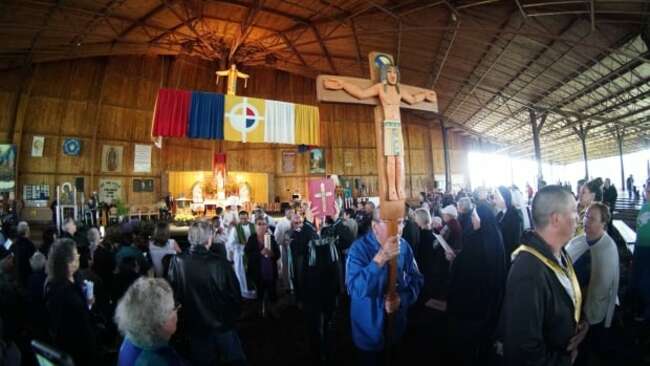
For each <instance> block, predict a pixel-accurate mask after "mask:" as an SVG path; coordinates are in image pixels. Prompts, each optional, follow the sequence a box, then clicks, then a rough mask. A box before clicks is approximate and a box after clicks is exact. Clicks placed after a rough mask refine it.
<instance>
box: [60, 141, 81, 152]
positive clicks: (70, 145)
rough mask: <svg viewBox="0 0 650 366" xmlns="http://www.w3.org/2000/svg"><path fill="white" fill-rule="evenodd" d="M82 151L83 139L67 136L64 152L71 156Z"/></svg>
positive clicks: (64, 142)
mask: <svg viewBox="0 0 650 366" xmlns="http://www.w3.org/2000/svg"><path fill="white" fill-rule="evenodd" d="M80 152H81V141H79V139H76V138H66V139H65V140H63V153H64V154H65V155H69V156H79V153H80Z"/></svg>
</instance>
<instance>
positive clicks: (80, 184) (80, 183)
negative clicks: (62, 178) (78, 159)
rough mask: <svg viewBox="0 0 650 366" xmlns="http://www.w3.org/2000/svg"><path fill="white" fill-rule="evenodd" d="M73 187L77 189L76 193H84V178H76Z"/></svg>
mask: <svg viewBox="0 0 650 366" xmlns="http://www.w3.org/2000/svg"><path fill="white" fill-rule="evenodd" d="M74 186H75V188H77V192H81V193H83V191H84V177H76V178H75V179H74Z"/></svg>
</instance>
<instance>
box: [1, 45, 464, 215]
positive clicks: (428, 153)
mask: <svg viewBox="0 0 650 366" xmlns="http://www.w3.org/2000/svg"><path fill="white" fill-rule="evenodd" d="M217 69H218V66H217V65H216V64H214V63H209V62H207V61H203V60H198V59H194V58H188V57H184V56H179V57H175V58H172V57H160V56H156V57H153V56H132V57H128V56H122V57H102V58H88V59H77V60H71V61H61V62H55V63H43V64H37V65H34V66H33V68H32V69H31V70H8V71H2V72H0V142H13V143H15V144H17V145H19V151H20V153H19V157H18V187H19V191H22V186H23V185H24V184H30V183H33V184H36V183H47V184H49V185H50V189H51V190H52V192H54V186H55V185H56V184H60V183H63V182H74V178H75V177H84V178H85V187H84V190H85V192H89V191H93V190H97V188H98V184H99V180H100V179H105V178H112V179H118V180H121V181H122V183H123V186H124V190H123V191H124V195H125V199H126V201H127V203H129V204H132V205H138V204H148V203H153V202H154V201H156V200H158V198H159V197H160V196H161V195H162V194H165V193H166V192H167V179H166V174H165V172H166V171H207V170H210V168H211V156H212V153H213V152H220V151H223V152H226V153H227V155H228V169H229V170H232V171H242V172H246V171H248V172H262V173H267V174H269V180H270V184H269V186H270V187H269V190H270V191H269V196H270V197H275V196H279V197H280V199H281V200H286V199H288V198H289V197H290V194H291V193H292V192H293V191H298V192H300V193H302V194H303V195H304V194H306V187H307V181H308V179H309V178H311V177H317V176H315V175H311V174H310V173H309V153H297V154H296V170H295V172H293V173H284V172H283V170H282V153H283V151H295V152H297V147H296V146H289V145H271V144H242V143H233V142H225V141H211V140H190V139H165V140H164V143H163V149H162V150H159V149H156V148H153V152H152V169H151V172H149V173H144V174H142V173H134V172H133V155H134V145H135V144H150V143H151V140H150V137H149V134H150V127H151V126H150V125H151V116H152V110H153V107H154V102H155V97H156V93H157V90H158V89H159V88H160V87H161V86H164V87H170V88H182V89H193V90H207V91H218V92H223V84H222V85H220V86H219V87H217V86H215V83H214V80H215V78H214V71H215V70H217ZM244 71H245V72H247V73H249V74H250V75H251V78H250V80H249V82H248V88H246V89H244V88H243V85H239V90H238V94H240V95H246V96H255V97H259V98H268V99H275V100H282V101H288V102H296V103H305V104H317V102H316V100H315V98H316V92H315V88H314V86H315V85H314V80H313V79H309V78H304V77H301V76H295V75H291V74H289V73H286V72H282V71H275V70H271V69H263V68H255V69H246V68H245V69H244ZM320 115H321V141H322V147H323V148H324V149H325V156H326V172H327V174H338V175H341V176H344V177H346V178H358V179H360V181H361V182H363V183H364V184H365V185H367V186H368V188H369V190H370V192H369V193H370V194H375V193H376V190H377V176H376V167H375V162H376V160H375V147H374V144H375V138H374V130H373V125H372V123H371V122H372V109H371V108H370V107H366V106H359V105H334V104H321V105H320ZM403 119H404V123H403V125H404V131H403V132H404V140H405V145H406V151H407V154H406V157H405V164H406V173H407V182H406V187H407V191H408V192H412V193H413V195H416V194H417V193H418V192H420V191H422V190H424V189H425V188H427V187H429V188H430V187H432V185H433V181H432V173H436V174H441V173H444V158H443V150H442V139H441V131H440V128H439V124H438V122H437V121H433V120H424V119H422V118H419V117H417V116H415V115H413V114H411V113H408V112H405V113H403ZM35 135H38V136H45V149H44V153H43V157H38V158H37V157H31V144H32V138H33V136H35ZM450 136H452V138H451V139H450V140H451V142H450V147H451V149H452V151H451V168H452V172H453V173H463V172H464V171H465V170H466V162H465V155H466V154H465V153H464V152H465V151H466V150H465V146H466V144H465V142H464V139H463V138H462V137H461V136H455V135H453V134H451V135H450ZM66 137H77V138H79V139H80V140H81V141H82V148H81V154H80V155H79V156H76V157H75V156H66V155H64V154H63V149H62V143H63V140H64V139H65V138H66ZM104 145H118V146H123V149H124V154H123V160H122V166H123V168H122V171H121V172H119V173H110V174H109V173H105V172H102V171H101V154H102V147H103V146H104ZM134 178H151V179H153V180H154V192H151V193H144V192H143V193H135V192H133V190H132V181H133V179H134ZM20 193H21V192H19V195H20Z"/></svg>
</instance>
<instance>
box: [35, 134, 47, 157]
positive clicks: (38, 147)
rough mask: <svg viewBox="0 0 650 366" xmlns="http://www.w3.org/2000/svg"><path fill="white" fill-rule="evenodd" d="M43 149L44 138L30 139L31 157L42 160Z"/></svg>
mask: <svg viewBox="0 0 650 366" xmlns="http://www.w3.org/2000/svg"><path fill="white" fill-rule="evenodd" d="M44 147H45V136H34V137H32V157H34V158H42V157H43V148H44Z"/></svg>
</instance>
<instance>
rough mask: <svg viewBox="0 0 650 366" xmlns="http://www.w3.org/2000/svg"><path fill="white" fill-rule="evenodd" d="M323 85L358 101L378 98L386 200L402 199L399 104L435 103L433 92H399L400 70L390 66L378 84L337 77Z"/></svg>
mask: <svg viewBox="0 0 650 366" xmlns="http://www.w3.org/2000/svg"><path fill="white" fill-rule="evenodd" d="M323 86H324V87H325V88H326V89H331V90H344V91H345V92H346V93H348V94H350V95H351V96H353V97H355V98H357V99H366V98H372V97H378V98H379V102H380V104H381V107H382V110H383V112H384V124H383V126H384V128H383V130H384V139H383V141H384V155H385V156H386V175H387V181H388V199H389V200H390V201H396V200H399V199H405V198H406V193H405V192H404V180H405V179H404V158H403V156H404V143H403V140H402V123H401V117H400V102H401V101H402V100H403V101H405V102H406V103H408V104H417V103H420V102H423V101H425V100H427V101H430V102H434V103H435V102H436V100H437V99H436V94H435V93H434V92H433V91H423V92H419V93H416V94H411V93H409V92H408V91H406V90H400V85H399V70H398V68H397V66H395V65H392V64H382V65H381V68H380V82H379V83H377V84H374V85H372V86H371V87H369V88H366V89H362V88H360V87H359V86H357V85H355V84H353V83H350V82H347V81H344V80H342V79H339V78H335V77H330V78H327V79H325V80H324V81H323Z"/></svg>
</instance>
